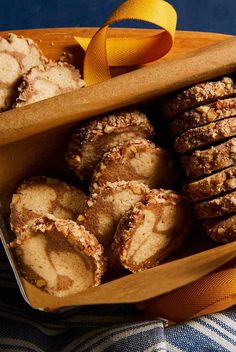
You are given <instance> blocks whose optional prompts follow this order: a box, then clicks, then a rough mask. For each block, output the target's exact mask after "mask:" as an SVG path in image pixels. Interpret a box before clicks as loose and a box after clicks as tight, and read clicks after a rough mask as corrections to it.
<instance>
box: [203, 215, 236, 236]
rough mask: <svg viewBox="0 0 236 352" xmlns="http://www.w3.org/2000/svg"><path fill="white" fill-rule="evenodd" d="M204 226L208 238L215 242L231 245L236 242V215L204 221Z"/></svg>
mask: <svg viewBox="0 0 236 352" xmlns="http://www.w3.org/2000/svg"><path fill="white" fill-rule="evenodd" d="M203 226H204V228H205V230H206V232H207V234H208V236H209V237H211V239H212V240H213V241H215V242H219V243H229V242H233V241H236V214H233V215H228V216H223V217H221V218H217V219H210V220H204V221H203Z"/></svg>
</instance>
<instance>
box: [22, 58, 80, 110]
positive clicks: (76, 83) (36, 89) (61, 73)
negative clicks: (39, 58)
mask: <svg viewBox="0 0 236 352" xmlns="http://www.w3.org/2000/svg"><path fill="white" fill-rule="evenodd" d="M83 86H84V81H83V80H82V79H81V75H80V72H79V70H77V69H76V68H75V67H74V66H72V65H69V64H68V63H65V62H60V61H59V62H49V63H47V64H44V65H40V66H36V67H33V68H32V69H31V70H30V71H28V72H27V73H26V74H25V75H24V76H23V82H22V83H21V85H20V87H19V88H18V91H19V96H18V98H17V99H16V104H15V107H21V106H24V105H28V104H32V103H35V102H37V101H40V100H43V99H47V98H51V97H53V96H56V95H59V94H63V93H66V92H69V91H72V90H75V89H79V88H82V87H83Z"/></svg>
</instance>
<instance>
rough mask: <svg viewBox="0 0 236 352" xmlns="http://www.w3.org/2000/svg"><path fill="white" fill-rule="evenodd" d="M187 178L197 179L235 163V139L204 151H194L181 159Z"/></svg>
mask: <svg viewBox="0 0 236 352" xmlns="http://www.w3.org/2000/svg"><path fill="white" fill-rule="evenodd" d="M181 161H182V163H183V167H184V169H185V172H186V174H187V176H189V177H199V176H203V175H209V174H211V173H213V172H215V171H218V170H221V169H224V168H227V167H229V166H233V165H235V163H236V138H231V139H230V140H228V141H227V142H224V143H221V144H219V145H217V146H215V147H211V148H209V149H206V150H196V151H194V152H193V153H192V154H191V155H190V156H183V157H182V158H181Z"/></svg>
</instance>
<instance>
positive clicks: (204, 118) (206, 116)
mask: <svg viewBox="0 0 236 352" xmlns="http://www.w3.org/2000/svg"><path fill="white" fill-rule="evenodd" d="M232 116H236V98H230V99H224V100H218V101H216V102H214V103H212V104H208V105H203V106H199V107H198V108H196V109H193V110H190V111H187V112H185V113H183V114H182V115H180V116H179V117H178V119H176V120H174V121H173V122H172V123H171V124H170V127H171V131H172V133H173V135H175V136H177V135H180V134H181V133H183V132H186V131H188V130H190V129H192V128H195V127H200V126H203V125H205V124H208V123H210V122H213V121H217V120H221V119H223V118H226V117H232Z"/></svg>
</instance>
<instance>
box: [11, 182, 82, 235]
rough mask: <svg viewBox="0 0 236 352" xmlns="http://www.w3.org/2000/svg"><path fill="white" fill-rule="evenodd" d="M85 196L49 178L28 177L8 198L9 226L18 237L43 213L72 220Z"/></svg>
mask: <svg viewBox="0 0 236 352" xmlns="http://www.w3.org/2000/svg"><path fill="white" fill-rule="evenodd" d="M86 200H87V196H86V195H85V194H84V193H83V192H82V191H80V190H79V189H77V188H75V187H73V186H71V185H68V184H66V183H64V182H61V181H59V180H56V179H53V178H49V177H44V176H40V177H32V178H30V179H29V180H27V181H25V182H24V183H23V184H22V185H21V186H20V187H18V189H17V190H16V193H15V194H14V195H13V197H12V202H11V216H10V223H11V228H12V230H13V231H14V232H15V233H16V234H17V235H19V234H20V233H21V230H22V228H23V227H24V226H25V225H27V224H28V223H29V222H30V221H32V220H34V219H36V218H39V217H41V216H43V215H46V214H52V215H54V216H55V217H57V218H61V219H70V220H76V219H77V217H78V215H79V213H81V212H82V211H83V210H84V206H85V202H86Z"/></svg>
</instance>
